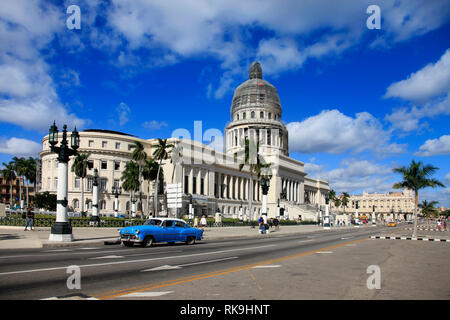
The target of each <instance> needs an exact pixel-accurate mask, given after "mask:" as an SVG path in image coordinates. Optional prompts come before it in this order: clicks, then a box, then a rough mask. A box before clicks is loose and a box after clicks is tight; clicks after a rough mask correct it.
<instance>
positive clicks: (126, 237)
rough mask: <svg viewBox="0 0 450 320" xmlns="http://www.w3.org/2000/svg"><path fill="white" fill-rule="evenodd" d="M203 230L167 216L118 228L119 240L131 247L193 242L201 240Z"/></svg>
mask: <svg viewBox="0 0 450 320" xmlns="http://www.w3.org/2000/svg"><path fill="white" fill-rule="evenodd" d="M202 237H203V230H200V229H197V228H191V227H189V226H188V225H187V224H186V222H185V221H184V220H181V219H169V218H152V219H148V220H146V221H145V223H144V224H143V225H140V226H132V227H126V228H122V229H120V241H121V242H122V244H123V245H125V246H128V247H132V246H133V245H134V244H135V243H139V244H140V245H141V246H143V247H150V246H152V245H153V244H154V243H156V242H168V243H175V242H179V241H182V242H185V243H186V244H194V243H195V241H196V240H202Z"/></svg>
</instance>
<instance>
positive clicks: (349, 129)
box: [287, 109, 405, 157]
mask: <svg viewBox="0 0 450 320" xmlns="http://www.w3.org/2000/svg"><path fill="white" fill-rule="evenodd" d="M287 129H288V131H289V149H290V150H291V152H301V153H325V152H326V153H332V154H342V153H344V152H352V153H360V152H362V151H364V150H371V151H373V152H374V153H375V154H376V155H377V156H380V157H383V156H386V155H388V154H393V153H402V152H404V151H405V145H399V144H390V143H389V140H390V132H389V131H385V130H383V128H382V126H381V124H380V122H379V121H378V120H377V119H376V118H374V117H373V116H372V115H371V114H369V113H367V112H361V113H357V114H356V117H355V118H352V117H349V116H346V115H344V114H343V113H341V112H339V111H338V110H336V109H334V110H324V111H322V112H321V113H320V114H318V115H316V116H312V117H309V118H307V119H305V120H303V121H302V122H291V123H288V124H287Z"/></svg>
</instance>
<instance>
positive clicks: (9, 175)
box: [2, 161, 16, 208]
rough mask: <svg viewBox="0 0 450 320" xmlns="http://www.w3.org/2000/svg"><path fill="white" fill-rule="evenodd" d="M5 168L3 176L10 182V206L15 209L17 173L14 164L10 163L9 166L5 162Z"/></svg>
mask: <svg viewBox="0 0 450 320" xmlns="http://www.w3.org/2000/svg"><path fill="white" fill-rule="evenodd" d="M3 166H4V168H3V169H2V176H3V178H4V179H5V180H6V181H9V193H10V199H9V205H10V207H11V208H12V207H13V187H12V185H13V181H15V180H16V172H15V171H14V163H13V162H12V161H10V162H9V163H8V164H6V163H4V162H3Z"/></svg>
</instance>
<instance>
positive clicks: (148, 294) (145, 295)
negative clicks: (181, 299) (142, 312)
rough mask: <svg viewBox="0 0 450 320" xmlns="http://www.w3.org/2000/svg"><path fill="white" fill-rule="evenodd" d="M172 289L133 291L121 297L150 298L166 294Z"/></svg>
mask: <svg viewBox="0 0 450 320" xmlns="http://www.w3.org/2000/svg"><path fill="white" fill-rule="evenodd" d="M172 292H173V291H159V292H158V291H149V292H133V293H130V294H127V295H124V296H121V298H152V297H160V296H164V295H166V294H169V293H172Z"/></svg>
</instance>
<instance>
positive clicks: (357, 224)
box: [355, 200, 359, 228]
mask: <svg viewBox="0 0 450 320" xmlns="http://www.w3.org/2000/svg"><path fill="white" fill-rule="evenodd" d="M358 209H359V202H358V201H357V200H356V201H355V227H357V228H359V212H358Z"/></svg>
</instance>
